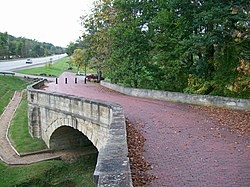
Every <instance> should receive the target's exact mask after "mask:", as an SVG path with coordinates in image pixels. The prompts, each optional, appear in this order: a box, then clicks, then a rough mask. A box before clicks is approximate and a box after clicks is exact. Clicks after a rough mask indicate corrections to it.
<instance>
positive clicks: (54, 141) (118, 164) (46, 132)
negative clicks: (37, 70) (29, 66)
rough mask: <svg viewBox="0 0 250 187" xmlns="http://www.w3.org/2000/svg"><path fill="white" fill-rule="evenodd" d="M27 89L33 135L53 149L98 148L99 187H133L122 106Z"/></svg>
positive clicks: (95, 173) (95, 180) (36, 89)
mask: <svg viewBox="0 0 250 187" xmlns="http://www.w3.org/2000/svg"><path fill="white" fill-rule="evenodd" d="M43 85H44V80H43V81H40V82H38V83H35V84H33V85H31V86H29V87H28V88H27V90H28V94H27V99H28V117H29V132H30V134H31V135H32V136H33V137H38V138H42V139H43V140H44V142H45V143H46V145H47V146H48V147H49V148H51V149H69V148H74V147H87V146H93V145H94V146H95V147H96V149H97V150H98V158H97V165H96V169H95V172H94V182H95V184H96V185H97V186H132V181H131V173H130V165H129V158H128V157H127V156H128V149H127V137H126V125H125V118H124V114H123V110H122V107H121V106H120V105H118V104H114V103H110V102H105V101H100V100H93V99H86V98H79V97H75V96H70V95H63V94H59V93H50V92H47V91H44V90H40V89H39V88H41V87H42V86H43Z"/></svg>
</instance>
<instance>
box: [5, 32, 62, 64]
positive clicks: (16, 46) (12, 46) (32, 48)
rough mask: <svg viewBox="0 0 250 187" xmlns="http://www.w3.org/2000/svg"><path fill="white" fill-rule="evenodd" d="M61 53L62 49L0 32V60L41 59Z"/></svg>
mask: <svg viewBox="0 0 250 187" xmlns="http://www.w3.org/2000/svg"><path fill="white" fill-rule="evenodd" d="M62 53H64V49H63V48H62V47H58V46H54V45H52V44H50V43H45V42H38V41H36V40H31V39H26V38H22V37H19V38H16V37H14V36H11V35H9V34H8V33H7V32H5V33H1V32H0V60H5V59H10V58H27V57H41V56H48V55H52V54H62Z"/></svg>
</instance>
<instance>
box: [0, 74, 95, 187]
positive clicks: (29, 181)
mask: <svg viewBox="0 0 250 187" xmlns="http://www.w3.org/2000/svg"><path fill="white" fill-rule="evenodd" d="M27 84H28V83H26V82H25V81H22V80H20V79H19V78H17V77H12V76H1V77H0V113H2V112H3V110H4V107H5V106H6V105H7V104H8V102H9V100H10V99H11V96H12V95H13V93H14V91H15V90H21V89H24V88H25V87H26V86H27ZM26 114H27V101H26V99H25V97H24V99H23V100H22V102H21V105H20V107H19V108H18V110H17V113H16V115H15V117H14V120H13V124H12V127H11V129H10V137H11V138H12V141H13V142H14V143H15V147H16V148H17V150H18V151H20V152H27V151H34V150H38V149H43V148H44V147H45V145H44V143H43V142H42V141H41V140H39V139H34V138H31V137H30V136H29V133H28V124H27V120H28V119H27V115H26ZM0 125H1V124H0ZM95 162H96V157H95V156H91V157H89V158H85V159H84V158H82V159H80V160H78V161H75V162H73V163H65V162H64V161H59V160H55V161H46V162H40V163H37V164H32V165H29V166H6V165H5V164H4V163H3V162H0V184H1V186H3V187H4V186H6V187H7V186H94V185H93V183H92V174H93V171H94V168H95Z"/></svg>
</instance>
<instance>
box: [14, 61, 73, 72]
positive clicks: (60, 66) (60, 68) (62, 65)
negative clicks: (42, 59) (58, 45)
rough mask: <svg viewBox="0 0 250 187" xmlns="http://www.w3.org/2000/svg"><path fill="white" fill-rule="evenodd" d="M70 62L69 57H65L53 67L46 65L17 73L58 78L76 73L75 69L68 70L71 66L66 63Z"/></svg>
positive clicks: (52, 65)
mask: <svg viewBox="0 0 250 187" xmlns="http://www.w3.org/2000/svg"><path fill="white" fill-rule="evenodd" d="M68 61H69V57H65V58H62V59H60V60H58V62H56V63H54V64H51V65H47V64H46V65H44V66H42V67H37V68H31V69H24V70H18V71H16V72H18V73H23V74H32V75H47V76H56V77H57V76H59V75H60V74H62V73H63V72H65V71H70V72H76V68H73V69H72V70H68V67H69V65H68V63H66V62H68Z"/></svg>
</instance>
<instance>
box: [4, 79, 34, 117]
mask: <svg viewBox="0 0 250 187" xmlns="http://www.w3.org/2000/svg"><path fill="white" fill-rule="evenodd" d="M28 84H30V83H27V82H25V81H23V80H21V79H20V78H18V77H14V76H7V75H6V76H4V75H0V114H2V113H3V111H4V108H5V106H7V105H8V103H9V101H10V99H11V97H12V95H13V94H14V92H15V90H22V89H24V88H26V87H27V86H28Z"/></svg>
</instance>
